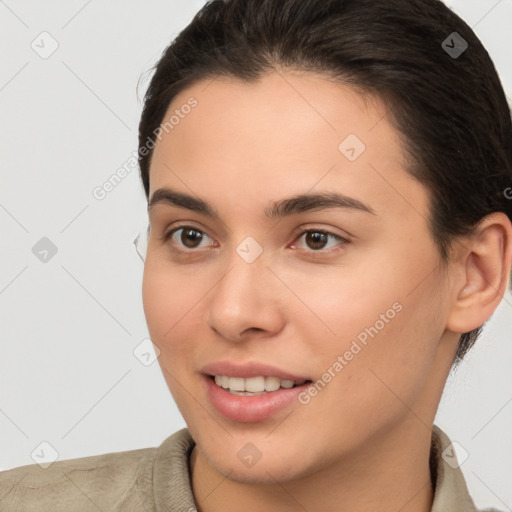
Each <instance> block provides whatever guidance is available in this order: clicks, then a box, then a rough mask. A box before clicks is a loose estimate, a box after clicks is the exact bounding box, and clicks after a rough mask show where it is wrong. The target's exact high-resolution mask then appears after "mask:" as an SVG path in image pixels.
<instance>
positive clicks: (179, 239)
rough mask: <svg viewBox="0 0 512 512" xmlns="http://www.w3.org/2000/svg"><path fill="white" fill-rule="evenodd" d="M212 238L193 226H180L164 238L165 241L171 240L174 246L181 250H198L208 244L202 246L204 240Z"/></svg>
mask: <svg viewBox="0 0 512 512" xmlns="http://www.w3.org/2000/svg"><path fill="white" fill-rule="evenodd" d="M208 238H210V237H209V236H208V235H207V234H206V233H204V231H201V230H200V229H197V228H195V227H193V226H180V227H177V228H174V229H172V230H171V231H169V233H167V234H166V235H165V236H164V240H165V241H167V240H169V239H171V240H172V241H173V243H174V244H176V245H178V247H180V248H186V249H197V248H199V247H202V246H204V245H207V244H203V245H201V243H202V242H203V240H205V239H208Z"/></svg>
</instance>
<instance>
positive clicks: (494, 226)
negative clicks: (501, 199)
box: [446, 212, 512, 333]
mask: <svg viewBox="0 0 512 512" xmlns="http://www.w3.org/2000/svg"><path fill="white" fill-rule="evenodd" d="M464 245H465V250H464V254H463V256H462V257H460V258H459V259H458V260H457V262H456V263H455V264H454V265H456V267H457V275H459V276H460V279H457V280H456V281H455V283H454V288H453V297H454V298H453V301H452V307H451V310H450V313H449V316H448V320H447V325H446V327H447V329H448V330H450V331H453V332H457V333H465V332H469V331H472V330H473V329H476V328H477V327H480V326H481V325H483V324H484V323H485V322H486V321H487V320H488V319H489V318H490V317H491V315H492V314H493V313H494V311H495V310H496V308H497V307H498V305H499V303H500V302H501V299H502V298H503V295H504V293H505V292H506V290H507V286H508V284H509V276H510V268H511V261H512V224H511V222H510V220H509V218H508V217H507V216H506V215H505V214H504V213H502V212H495V213H492V214H490V215H488V216H486V217H485V218H484V219H483V220H482V221H481V222H480V223H479V224H478V226H477V227H476V229H475V231H474V232H473V233H472V234H471V235H469V236H468V237H467V238H466V239H465V244H464Z"/></svg>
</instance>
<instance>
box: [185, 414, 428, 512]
mask: <svg viewBox="0 0 512 512" xmlns="http://www.w3.org/2000/svg"><path fill="white" fill-rule="evenodd" d="M430 447H431V431H430V430H429V429H428V428H427V427H426V426H425V425H424V424H422V423H421V422H419V421H417V419H416V420H414V419H413V420H412V421H410V422H408V423H404V424H403V426H402V428H398V429H396V428H395V429H393V430H392V432H390V433H387V434H386V435H380V436H379V438H378V439H376V440H370V441H368V442H367V443H365V445H364V447H363V448H361V449H360V450H357V453H355V454H351V455H347V456H346V457H343V458H342V460H339V461H337V462H336V464H332V465H330V466H328V467H323V468H321V469H320V470H317V471H315V472H312V473H310V474H309V475H308V476H306V477H303V478H300V479H298V480H291V481H286V482H282V483H281V482H276V481H275V482H274V483H263V484H262V483H246V482H243V483H241V482H236V481H233V480H230V479H229V478H226V477H225V476H224V475H222V474H221V473H219V472H218V471H217V470H216V469H215V468H214V467H213V466H212V465H211V464H210V463H209V461H208V460H207V459H206V458H205V457H204V456H203V454H202V453H201V452H200V451H199V450H198V449H197V446H196V447H194V450H193V452H192V456H191V472H192V487H193V492H194V496H195V499H196V502H197V505H198V512H221V511H222V512H225V511H226V510H239V509H240V504H241V503H243V504H244V506H243V509H244V511H246V512H256V511H261V510H272V511H275V512H296V511H297V510H322V511H325V512H345V511H347V512H348V511H353V510H357V511H358V512H370V511H371V512H374V511H375V510H382V511H388V510H389V511H397V510H400V512H430V511H431V508H432V501H433V495H434V485H435V482H434V485H433V482H432V480H431V472H430V466H429V457H430Z"/></svg>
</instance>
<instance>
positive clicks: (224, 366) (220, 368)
mask: <svg viewBox="0 0 512 512" xmlns="http://www.w3.org/2000/svg"><path fill="white" fill-rule="evenodd" d="M201 373H205V374H206V375H227V376H228V377H244V378H249V377H259V376H263V377H279V378H280V379H283V380H284V379H286V380H295V381H300V380H311V378H310V377H307V376H306V377H305V376H300V375H294V374H292V373H289V372H287V371H285V370H281V369H280V368H277V367H275V366H272V365H268V364H261V363H247V364H240V365H239V364H234V363H231V362H230V361H219V362H217V363H211V364H207V365H206V366H204V367H203V368H202V369H201Z"/></svg>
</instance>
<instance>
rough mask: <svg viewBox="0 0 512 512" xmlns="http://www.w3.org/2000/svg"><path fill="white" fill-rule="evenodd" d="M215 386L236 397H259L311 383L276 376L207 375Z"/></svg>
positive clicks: (306, 380) (305, 380) (304, 380)
mask: <svg viewBox="0 0 512 512" xmlns="http://www.w3.org/2000/svg"><path fill="white" fill-rule="evenodd" d="M209 378H210V379H211V380H212V381H213V382H215V384H216V385H217V386H218V387H220V388H222V389H224V390H225V391H227V392H228V393H231V394H232V395H238V396H260V395H266V394H268V393H272V392H274V391H278V390H280V389H292V388H295V387H298V386H302V385H304V384H307V383H310V382H312V381H311V380H308V379H300V380H292V379H281V378H280V377H276V376H263V375H260V376H255V377H233V376H229V375H209Z"/></svg>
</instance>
